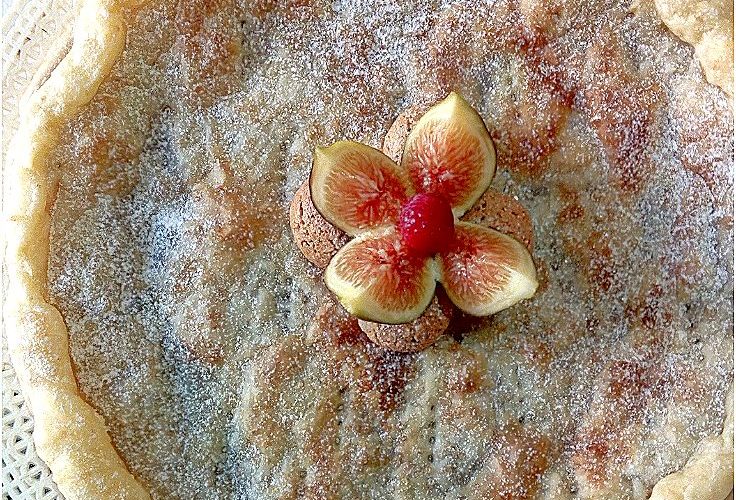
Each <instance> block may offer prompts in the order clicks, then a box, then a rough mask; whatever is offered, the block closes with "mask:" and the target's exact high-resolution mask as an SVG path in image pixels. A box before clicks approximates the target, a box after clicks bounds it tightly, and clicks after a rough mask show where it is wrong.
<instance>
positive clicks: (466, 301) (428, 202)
mask: <svg viewBox="0 0 736 500" xmlns="http://www.w3.org/2000/svg"><path fill="white" fill-rule="evenodd" d="M495 169H496V152H495V148H494V146H493V141H492V139H491V137H490V135H489V133H488V130H487V129H486V127H485V124H484V123H483V120H482V119H481V117H480V116H479V115H478V113H476V112H475V110H473V108H471V107H470V105H468V103H467V102H466V101H465V100H464V99H463V98H462V97H460V96H459V95H458V94H455V93H452V94H450V95H449V96H448V97H447V98H446V99H445V100H443V101H442V102H440V103H439V104H437V105H436V106H434V107H432V108H430V109H429V111H427V113H426V114H425V115H424V116H423V117H422V118H421V119H420V120H419V121H418V122H417V124H416V126H415V127H414V128H413V129H412V130H411V132H410V133H409V136H408V138H407V142H406V145H405V147H404V153H403V155H402V159H401V166H399V165H397V164H396V163H394V162H393V161H392V160H391V159H390V158H388V157H387V156H386V155H384V154H383V153H382V152H380V151H378V150H376V149H373V148H371V147H369V146H365V145H362V144H358V143H355V142H349V141H342V142H338V143H335V144H333V145H332V146H330V147H328V148H317V150H316V151H315V155H314V161H313V165H312V173H311V176H310V191H311V196H312V201H313V202H314V206H315V207H316V209H317V211H318V212H319V213H320V214H322V216H323V217H324V218H325V219H326V220H327V221H329V222H330V223H332V224H333V225H334V226H335V227H337V228H339V229H341V230H342V231H344V232H345V233H347V234H348V235H350V236H354V239H353V240H352V241H349V242H348V243H347V244H346V245H345V246H343V247H342V248H340V249H339V250H338V251H337V253H336V254H335V255H334V256H333V257H332V259H331V260H330V263H329V264H328V266H327V268H326V269H325V275H324V279H325V284H326V285H327V287H328V288H329V289H330V290H331V291H332V292H334V293H335V295H336V296H337V297H338V299H339V300H340V302H341V303H342V305H343V307H345V309H346V310H347V311H348V312H350V313H351V314H353V315H354V316H357V317H358V318H359V319H362V320H364V321H369V322H373V323H382V324H389V325H396V324H403V323H411V322H413V321H414V320H416V319H417V318H419V317H420V316H421V315H422V313H423V312H424V311H425V310H426V309H427V307H428V306H429V304H430V303H431V301H432V298H433V297H434V293H435V288H436V282H437V281H439V282H440V283H442V285H443V287H444V288H445V290H446V292H447V296H448V297H449V298H450V300H451V301H452V302H454V303H455V305H456V306H457V307H458V308H459V309H461V310H462V311H464V312H466V313H468V314H472V315H476V316H486V315H490V314H494V313H496V312H498V311H500V310H501V309H504V308H506V307H509V306H511V305H513V304H515V303H516V302H518V301H520V300H522V299H525V298H528V297H531V296H532V295H533V294H534V292H535V290H536V288H537V281H536V272H535V269H534V263H533V262H532V258H531V256H530V255H529V252H528V251H527V249H526V248H525V247H524V245H522V244H521V243H519V242H517V241H516V240H515V239H514V238H512V237H510V236H506V235H504V234H502V233H499V232H498V231H496V230H493V229H489V228H485V227H482V226H479V225H476V224H473V223H472V222H466V221H462V220H458V219H459V217H460V216H462V215H463V214H464V213H465V212H466V211H468V210H469V209H470V208H471V207H473V205H474V204H475V202H476V201H477V200H478V199H479V198H480V197H481V196H482V195H483V193H484V192H485V191H486V190H487V189H488V187H489V185H490V183H491V179H492V178H493V175H494V173H495ZM472 213H473V212H471V214H472ZM476 215H477V214H476ZM420 323H421V322H419V323H416V325H419V324H420ZM364 326H365V327H366V328H367V329H368V330H369V331H370V333H369V336H370V335H372V336H373V337H375V339H379V341H380V342H383V343H384V344H392V345H394V348H396V347H398V346H399V343H397V342H398V340H401V341H402V342H403V341H405V340H406V337H407V335H409V333H411V332H413V331H414V330H413V329H412V328H413V327H412V326H411V325H409V327H407V328H404V329H401V328H398V329H397V328H380V327H377V326H375V325H370V324H367V323H366V324H364ZM411 335H412V336H413V337H415V335H414V333H411ZM394 337H395V338H394ZM391 339H393V340H391ZM397 339H398V340H397ZM422 339H423V340H421V342H420V337H416V338H415V339H414V341H413V342H414V343H413V344H412V343H411V342H410V344H411V348H412V349H414V348H419V346H420V344H422V345H423V343H424V342H425V341H427V342H431V340H430V339H429V338H424V337H422ZM380 342H379V343H380ZM408 345H409V344H407V345H406V346H403V347H402V348H403V349H409V347H407V346H408Z"/></svg>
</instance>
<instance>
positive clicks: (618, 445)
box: [572, 353, 670, 486]
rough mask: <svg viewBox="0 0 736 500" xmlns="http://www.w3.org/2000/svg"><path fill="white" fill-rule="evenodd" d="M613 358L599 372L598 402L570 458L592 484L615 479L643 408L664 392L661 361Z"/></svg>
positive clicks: (627, 456) (580, 433) (604, 482)
mask: <svg viewBox="0 0 736 500" xmlns="http://www.w3.org/2000/svg"><path fill="white" fill-rule="evenodd" d="M642 358H643V360H641V361H633V360H615V361H612V362H610V363H609V364H608V367H607V369H606V370H605V372H604V374H603V380H602V384H604V392H603V396H604V397H603V399H602V401H600V402H598V403H597V404H596V405H594V406H593V408H591V414H590V415H589V418H588V420H587V421H586V422H584V423H583V425H582V426H581V428H580V430H579V432H578V435H577V438H576V442H575V444H574V449H573V451H574V453H573V457H572V461H573V463H574V464H575V466H576V468H577V469H578V471H579V473H580V474H582V477H583V478H584V479H585V480H586V481H589V482H591V483H593V484H594V485H596V486H600V485H603V484H606V483H609V482H612V481H616V479H617V474H618V471H620V470H621V467H622V465H623V464H624V463H626V461H627V460H628V459H629V457H630V444H631V443H632V442H635V437H636V433H637V432H638V428H639V425H640V424H641V421H642V418H643V415H644V410H645V409H646V407H647V405H648V404H650V403H651V402H652V401H653V400H656V399H657V398H661V397H662V396H664V395H666V394H667V393H668V391H667V390H665V389H666V387H667V385H668V384H669V383H670V382H668V380H667V378H666V377H665V376H664V375H663V370H662V369H661V366H662V365H661V360H659V359H658V358H652V357H651V356H647V354H646V353H644V354H643V356H642Z"/></svg>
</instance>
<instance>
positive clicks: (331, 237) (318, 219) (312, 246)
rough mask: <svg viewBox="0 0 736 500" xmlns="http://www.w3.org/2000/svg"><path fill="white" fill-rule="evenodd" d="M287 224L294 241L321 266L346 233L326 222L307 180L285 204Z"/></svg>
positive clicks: (326, 261) (343, 242)
mask: <svg viewBox="0 0 736 500" xmlns="http://www.w3.org/2000/svg"><path fill="white" fill-rule="evenodd" d="M289 225H290V226H291V232H292V234H293V235H294V242H295V243H296V246H297V247H298V248H299V250H300V251H301V252H302V255H304V257H306V258H307V260H308V261H309V262H311V263H312V264H314V265H315V266H317V267H319V268H320V269H324V268H326V267H327V264H329V263H330V259H332V256H333V255H335V253H336V252H337V251H338V250H339V249H340V247H342V246H343V245H344V244H345V243H347V242H348V236H347V235H346V234H345V233H343V232H342V231H340V230H339V229H337V228H336V227H335V226H333V225H332V224H330V223H329V222H327V220H326V219H325V218H324V217H322V215H321V214H320V213H319V212H318V211H317V208H315V206H314V204H313V203H312V197H311V195H310V194H309V182H308V181H305V182H304V184H302V185H301V187H299V189H297V191H296V193H294V198H293V199H292V200H291V206H290V207H289Z"/></svg>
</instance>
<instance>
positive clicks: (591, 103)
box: [583, 31, 661, 193]
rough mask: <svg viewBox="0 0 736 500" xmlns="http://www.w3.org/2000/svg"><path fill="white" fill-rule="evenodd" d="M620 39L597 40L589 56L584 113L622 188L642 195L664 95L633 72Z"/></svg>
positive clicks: (612, 36)
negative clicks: (656, 109)
mask: <svg viewBox="0 0 736 500" xmlns="http://www.w3.org/2000/svg"><path fill="white" fill-rule="evenodd" d="M622 54H625V51H624V49H623V47H622V46H621V41H620V40H619V38H618V36H617V35H615V34H614V33H612V32H610V31H606V32H603V33H601V36H600V37H596V39H595V42H594V44H593V46H591V48H590V49H589V50H588V53H587V54H586V57H587V68H586V72H585V75H586V78H587V81H586V82H585V85H584V88H583V95H584V97H585V99H584V104H583V109H584V111H585V112H586V113H587V115H588V117H589V120H590V122H591V124H592V125H593V128H594V129H595V131H596V133H597V135H598V138H599V139H600V141H601V143H602V144H603V149H604V151H605V153H606V158H607V159H608V162H609V164H610V165H611V168H612V170H613V173H614V175H615V177H616V180H617V184H618V186H619V188H620V189H621V190H622V191H624V192H625V193H633V192H637V191H639V190H640V189H641V186H642V184H643V183H644V182H645V180H646V178H647V177H648V176H649V175H650V174H651V172H652V171H653V169H654V167H653V166H652V165H651V159H650V153H649V149H650V145H651V144H650V143H651V140H652V137H653V134H652V127H653V126H654V107H655V104H656V103H657V102H658V100H659V98H660V94H661V91H660V89H659V88H658V87H657V85H656V84H655V83H653V82H648V81H646V80H642V79H641V77H640V76H639V75H637V74H635V73H634V71H633V70H632V69H631V63H630V61H628V60H626V59H624V58H623V56H622Z"/></svg>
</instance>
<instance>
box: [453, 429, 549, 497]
mask: <svg viewBox="0 0 736 500" xmlns="http://www.w3.org/2000/svg"><path fill="white" fill-rule="evenodd" d="M491 449H492V451H491V457H489V458H490V459H487V460H486V461H485V464H486V465H485V466H484V467H483V469H481V471H480V472H478V474H476V476H475V477H474V478H473V479H472V480H471V482H470V484H469V485H468V488H467V491H468V492H469V493H472V494H473V496H474V497H475V498H491V499H499V500H501V499H503V500H525V499H530V498H534V497H535V495H536V494H537V492H538V491H539V488H540V486H541V479H542V475H543V474H544V472H545V471H546V470H547V467H548V464H549V461H550V455H551V453H552V450H551V446H550V441H549V439H548V438H547V437H546V436H543V435H542V434H540V433H539V432H537V431H535V430H531V429H527V428H525V427H523V426H521V425H519V424H518V423H516V422H512V423H507V424H506V425H504V426H503V427H502V428H501V431H500V432H499V433H498V434H497V435H496V436H495V437H494V439H493V443H492V448H491Z"/></svg>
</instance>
